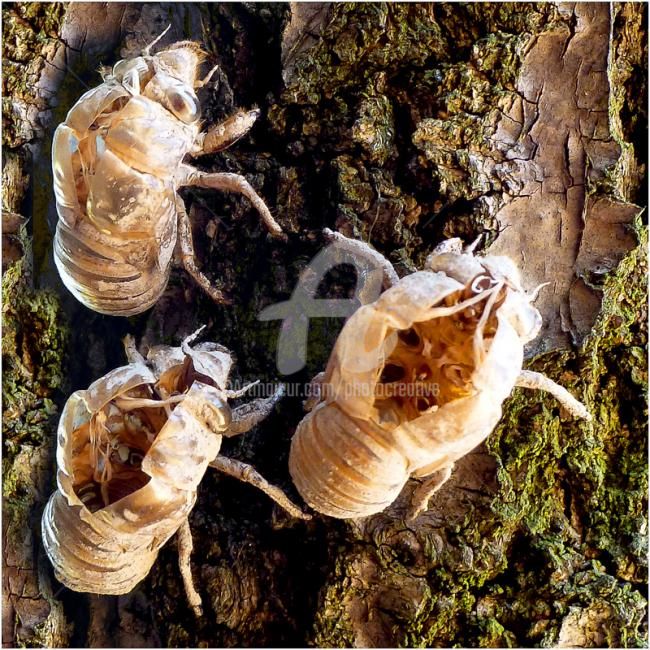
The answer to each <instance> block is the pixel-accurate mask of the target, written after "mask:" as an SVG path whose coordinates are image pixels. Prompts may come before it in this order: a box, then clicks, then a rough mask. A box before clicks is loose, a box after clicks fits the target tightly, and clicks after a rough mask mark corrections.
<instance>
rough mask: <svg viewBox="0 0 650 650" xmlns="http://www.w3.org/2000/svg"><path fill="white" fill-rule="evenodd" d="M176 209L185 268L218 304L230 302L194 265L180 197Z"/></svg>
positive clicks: (187, 225) (185, 216)
mask: <svg viewBox="0 0 650 650" xmlns="http://www.w3.org/2000/svg"><path fill="white" fill-rule="evenodd" d="M176 211H177V214H178V241H179V242H180V247H181V259H182V262H183V266H184V268H185V270H186V271H187V272H188V273H189V274H190V275H191V276H192V277H193V278H194V280H195V281H196V283H197V284H198V285H199V286H200V287H201V289H203V291H205V292H206V293H207V294H208V296H210V298H212V300H214V301H215V302H216V303H217V304H220V305H228V304H230V302H231V301H230V299H229V298H228V297H226V296H225V295H224V293H223V291H221V290H220V289H217V287H215V286H214V285H213V284H212V283H211V282H210V280H208V278H207V277H206V276H205V275H204V274H203V273H201V271H199V268H198V266H197V265H196V255H195V253H194V242H193V240H192V224H191V223H190V218H189V216H188V214H187V211H186V210H185V206H184V205H183V201H182V199H181V198H180V197H177V199H176Z"/></svg>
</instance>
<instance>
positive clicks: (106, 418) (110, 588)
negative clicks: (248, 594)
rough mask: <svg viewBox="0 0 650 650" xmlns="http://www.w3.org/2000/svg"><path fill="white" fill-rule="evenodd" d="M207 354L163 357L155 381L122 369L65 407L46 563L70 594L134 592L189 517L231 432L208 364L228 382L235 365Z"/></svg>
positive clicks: (142, 371)
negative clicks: (223, 437)
mask: <svg viewBox="0 0 650 650" xmlns="http://www.w3.org/2000/svg"><path fill="white" fill-rule="evenodd" d="M210 350H211V348H209V346H208V351H206V350H205V347H204V350H203V351H201V352H194V351H191V350H187V352H188V354H185V353H183V352H181V350H180V348H175V349H172V348H167V349H166V350H165V349H163V350H162V351H161V349H157V354H158V357H157V359H155V360H154V363H152V364H151V365H152V366H153V371H152V370H151V369H150V368H149V367H148V366H147V365H145V364H144V363H133V364H131V365H129V366H125V367H122V368H118V369H116V370H114V371H112V372H110V373H108V374H107V375H106V376H104V377H103V378H101V379H99V380H98V381H97V382H95V383H94V384H93V385H92V386H91V387H90V388H89V389H88V390H86V391H77V392H76V393H74V394H73V395H72V396H71V397H70V399H69V400H68V402H67V404H66V406H65V408H64V411H63V414H62V416H61V420H60V422H59V429H58V440H57V464H58V468H59V469H58V472H57V485H58V490H57V491H56V492H55V493H54V494H53V495H52V498H51V499H50V501H49V503H48V504H47V507H46V509H45V512H44V514H43V520H42V531H43V543H44V546H45V549H46V551H47V555H48V557H49V558H50V560H51V562H52V564H53V566H54V569H55V574H56V576H57V578H58V579H59V580H60V581H61V582H62V583H63V584H65V585H66V586H67V587H69V588H71V589H73V590H75V591H86V592H92V593H102V594H122V593H127V592H129V591H130V590H131V589H133V587H134V586H135V585H136V584H137V583H138V582H139V581H140V580H142V579H143V578H144V577H145V576H146V575H147V573H148V572H149V570H150V568H151V565H152V564H153V562H154V560H155V558H156V556H157V554H158V551H159V549H160V547H161V546H162V545H163V544H164V543H165V542H166V541H167V540H168V539H169V537H170V536H171V535H173V534H174V533H175V532H176V530H177V529H178V528H179V527H180V525H181V524H182V523H183V521H184V520H185V518H186V517H187V515H188V514H189V512H190V511H191V509H192V507H193V505H194V502H195V499H196V488H197V485H198V483H199V482H200V481H201V479H202V477H203V475H204V473H205V471H206V468H207V466H208V463H209V462H211V461H212V460H213V459H214V458H215V457H216V455H217V454H218V452H219V447H220V444H221V432H223V431H224V430H225V429H226V428H227V427H228V425H229V423H230V409H229V407H228V405H227V403H226V401H225V398H224V397H222V393H221V391H220V389H219V388H218V386H220V385H221V382H222V380H223V376H221V377H218V378H213V379H214V382H213V383H214V385H211V379H210V377H208V376H206V374H205V373H206V372H209V371H210V363H207V364H206V363H201V361H202V358H203V360H205V359H206V358H207V360H208V362H210V361H214V362H216V364H217V369H218V370H224V372H225V373H226V376H227V371H228V369H229V360H226V361H227V362H226V363H224V364H221V366H218V364H219V362H220V361H221V359H220V358H219V357H223V356H224V354H225V353H224V352H223V351H216V350H213V351H210ZM213 356H214V357H215V359H212V358H211V357H213ZM193 357H194V358H193ZM161 359H162V363H158V361H161ZM196 366H198V368H197V367H196ZM212 367H214V364H213V366H212Z"/></svg>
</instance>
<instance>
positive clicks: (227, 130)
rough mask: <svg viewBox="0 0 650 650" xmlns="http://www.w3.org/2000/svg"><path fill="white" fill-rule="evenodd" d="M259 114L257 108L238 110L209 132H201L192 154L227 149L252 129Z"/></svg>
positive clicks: (201, 154)
mask: <svg viewBox="0 0 650 650" xmlns="http://www.w3.org/2000/svg"><path fill="white" fill-rule="evenodd" d="M259 114H260V111H259V109H257V108H255V109H253V110H252V111H237V112H236V113H235V114H234V115H232V116H231V117H229V118H228V119H227V120H225V121H224V122H221V123H220V124H217V125H215V126H213V127H212V128H211V129H210V130H209V131H208V132H207V133H200V134H199V136H198V138H197V139H196V143H195V145H194V147H193V148H192V152H191V153H192V155H194V156H203V155H204V154H209V153H216V152H217V151H223V150H224V149H227V148H228V147H229V146H230V145H232V144H234V143H235V142H237V140H239V138H241V137H243V136H244V135H246V134H247V133H248V132H249V131H250V130H251V127H252V126H253V124H255V120H256V119H257V118H258V117H259Z"/></svg>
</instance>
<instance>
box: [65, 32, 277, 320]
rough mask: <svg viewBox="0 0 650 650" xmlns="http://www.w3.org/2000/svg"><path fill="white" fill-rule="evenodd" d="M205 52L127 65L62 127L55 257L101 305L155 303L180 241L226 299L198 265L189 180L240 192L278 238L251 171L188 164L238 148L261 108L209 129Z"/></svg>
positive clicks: (131, 307)
mask: <svg viewBox="0 0 650 650" xmlns="http://www.w3.org/2000/svg"><path fill="white" fill-rule="evenodd" d="M147 49H148V48H147ZM203 56H204V55H203V53H202V52H201V51H200V49H199V47H198V46H197V45H196V44H195V43H191V42H187V41H186V42H181V43H176V44H174V45H171V46H170V47H169V48H167V49H166V50H164V51H162V52H159V53H158V54H156V55H153V56H150V55H149V54H148V52H145V53H144V54H143V55H142V56H139V57H135V58H133V59H125V60H123V61H119V62H118V63H116V64H115V66H114V67H113V69H112V71H111V72H110V73H107V74H106V75H105V78H104V83H103V84H101V85H100V86H98V87H97V88H94V89H92V90H90V91H89V92H87V93H86V94H84V95H83V96H82V97H81V98H80V99H79V101H78V102H77V103H76V104H75V105H74V106H73V107H72V109H71V110H70V112H69V113H68V116H67V118H66V120H65V122H64V123H63V124H61V125H59V127H58V128H57V130H56V132H55V134H54V141H53V147H52V165H53V172H54V193H55V197H56V205H57V211H58V214H59V222H58V224H57V229H56V234H55V239H54V259H55V262H56V265H57V268H58V270H59V273H60V275H61V278H62V280H63V282H64V284H65V285H66V287H67V288H68V289H69V290H70V291H71V292H72V294H73V295H74V296H75V297H76V298H77V299H78V300H79V301H81V302H82V303H83V304H84V305H86V306H87V307H89V308H90V309H93V310H95V311H98V312H101V313H105V314H111V315H117V316H128V315H132V314H137V313H140V312H142V311H145V310H146V309H148V308H149V307H151V306H152V305H153V304H154V303H155V302H156V300H157V299H158V298H159V297H160V295H161V293H162V292H163V290H164V289H165V286H166V284H167V280H168V277H169V273H170V266H171V261H172V256H173V253H174V249H175V247H176V244H177V240H180V244H181V246H182V249H183V254H182V261H183V263H184V265H185V267H186V268H187V270H188V272H189V273H190V274H191V275H192V276H193V277H194V278H195V280H196V281H197V282H198V284H199V285H200V286H201V287H202V288H203V289H204V290H205V291H206V292H207V293H208V294H209V295H210V296H211V297H212V298H213V299H214V300H215V301H217V302H224V301H225V300H226V299H225V297H224V296H223V295H222V294H221V292H220V291H219V290H218V289H216V288H215V287H213V286H212V285H211V284H210V282H209V281H208V279H207V278H206V277H205V276H203V274H202V273H201V272H200V271H198V269H197V267H196V264H195V262H194V251H193V246H192V241H191V230H190V228H189V226H188V225H187V223H186V222H187V220H188V217H187V215H186V214H185V211H184V208H182V207H181V208H179V203H178V202H179V201H180V199H178V201H177V195H176V192H177V189H178V188H179V187H180V186H183V185H187V184H193V185H200V186H206V187H213V188H216V189H222V190H225V191H235V192H240V193H242V194H244V195H245V196H246V197H247V198H248V199H249V200H251V201H252V202H253V203H254V205H255V207H256V208H257V209H258V210H259V211H260V213H261V216H262V219H263V220H264V222H265V224H266V226H267V228H268V229H269V230H270V231H271V232H272V234H274V235H279V234H281V232H282V231H281V229H280V227H279V226H278V224H277V223H276V222H275V221H274V219H273V217H272V216H271V214H270V213H269V211H268V208H267V207H266V205H265V204H264V202H263V201H262V199H260V198H259V196H257V194H256V193H255V191H254V190H253V189H252V188H251V187H250V185H248V183H247V182H246V180H245V179H244V178H242V177H240V176H238V175H236V174H201V173H199V172H198V171H197V170H195V169H194V168H192V167H190V166H189V165H186V164H183V160H184V159H185V158H186V157H187V156H188V155H200V154H203V153H211V152H214V151H218V150H220V149H224V148H225V147H227V146H229V145H230V144H232V143H233V142H235V141H236V140H237V139H239V138H240V137H241V136H243V135H244V134H245V133H246V132H247V131H248V130H249V129H250V128H251V126H252V125H253V123H254V121H255V119H256V118H257V115H258V111H256V110H254V111H248V112H240V113H238V114H236V115H235V116H233V117H232V118H230V119H229V120H226V122H224V123H223V124H221V125H217V126H216V127H214V128H213V129H212V130H210V131H209V132H207V133H201V132H200V116H201V112H200V105H199V101H198V99H197V96H196V93H195V88H197V87H200V86H201V85H203V84H204V83H206V81H207V79H208V78H209V76H210V75H208V77H206V79H204V80H202V81H199V80H198V70H199V67H200V64H201V62H202V59H203ZM181 203H182V202H181Z"/></svg>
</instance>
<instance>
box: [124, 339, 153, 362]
mask: <svg viewBox="0 0 650 650" xmlns="http://www.w3.org/2000/svg"><path fill="white" fill-rule="evenodd" d="M122 344H123V345H124V352H125V353H126V358H127V361H128V362H129V363H147V361H146V359H145V358H144V357H143V356H142V355H141V354H140V353H139V352H138V348H137V347H136V346H135V339H134V338H133V337H132V336H131V335H130V334H127V335H126V336H125V337H124V338H123V339H122Z"/></svg>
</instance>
